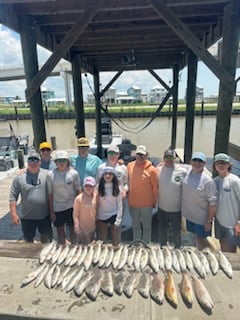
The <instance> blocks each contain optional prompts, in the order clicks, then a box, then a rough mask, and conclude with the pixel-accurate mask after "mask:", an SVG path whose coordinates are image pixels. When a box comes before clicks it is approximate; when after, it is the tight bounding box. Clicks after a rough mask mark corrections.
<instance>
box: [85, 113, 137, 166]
mask: <svg viewBox="0 0 240 320" xmlns="http://www.w3.org/2000/svg"><path fill="white" fill-rule="evenodd" d="M101 135H102V149H103V158H107V149H108V148H109V146H110V145H116V146H118V147H119V150H120V157H119V158H120V159H122V160H124V162H125V163H128V162H129V161H131V160H133V159H134V157H133V156H132V151H133V150H136V145H134V144H132V142H131V140H130V139H127V138H125V137H124V135H123V134H115V133H112V124H111V119H109V118H102V119H101ZM89 152H90V153H92V154H97V135H94V136H93V137H91V138H90V139H89Z"/></svg>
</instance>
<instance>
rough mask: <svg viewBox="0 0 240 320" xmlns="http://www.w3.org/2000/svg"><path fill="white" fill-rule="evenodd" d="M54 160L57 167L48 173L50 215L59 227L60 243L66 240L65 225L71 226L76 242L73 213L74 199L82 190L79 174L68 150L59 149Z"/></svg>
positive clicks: (72, 238) (72, 236)
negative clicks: (73, 166)
mask: <svg viewBox="0 0 240 320" xmlns="http://www.w3.org/2000/svg"><path fill="white" fill-rule="evenodd" d="M54 161H55V163H56V166H57V167H56V168H55V169H53V170H52V171H50V172H48V175H47V187H48V199H49V207H50V216H51V219H52V221H53V223H54V226H55V227H56V228H57V236H58V243H60V244H65V242H66V233H65V225H67V226H68V227H69V231H70V241H71V243H75V233H74V228H73V216H72V213H73V202H74V199H75V197H76V196H77V195H78V193H79V192H80V191H81V188H80V179H79V175H78V173H77V171H76V170H74V169H72V168H70V161H69V158H68V154H67V152H66V151H57V152H56V155H55V159H54Z"/></svg>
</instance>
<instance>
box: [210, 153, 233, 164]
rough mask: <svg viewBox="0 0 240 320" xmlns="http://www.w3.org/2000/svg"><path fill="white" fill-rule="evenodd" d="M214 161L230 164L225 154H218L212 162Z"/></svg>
mask: <svg viewBox="0 0 240 320" xmlns="http://www.w3.org/2000/svg"><path fill="white" fill-rule="evenodd" d="M216 161H225V162H230V158H229V156H228V155H227V154H226V153H218V154H216V155H215V157H214V162H216Z"/></svg>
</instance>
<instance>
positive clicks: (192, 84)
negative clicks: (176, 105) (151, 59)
mask: <svg viewBox="0 0 240 320" xmlns="http://www.w3.org/2000/svg"><path fill="white" fill-rule="evenodd" d="M196 79H197V56H196V55H195V54H194V53H193V52H192V51H191V50H189V53H188V79H187V101H186V125H185V143H184V162H185V163H189V162H190V160H191V156H192V146H193V128H194V111H195V97H196ZM199 151H200V150H199Z"/></svg>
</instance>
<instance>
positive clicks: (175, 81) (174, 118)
mask: <svg viewBox="0 0 240 320" xmlns="http://www.w3.org/2000/svg"><path fill="white" fill-rule="evenodd" d="M178 76H179V68H178V65H177V64H175V66H174V68H173V87H174V91H173V109H172V112H173V113H172V142H171V147H172V148H173V149H175V148H176V137H177V108H178Z"/></svg>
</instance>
